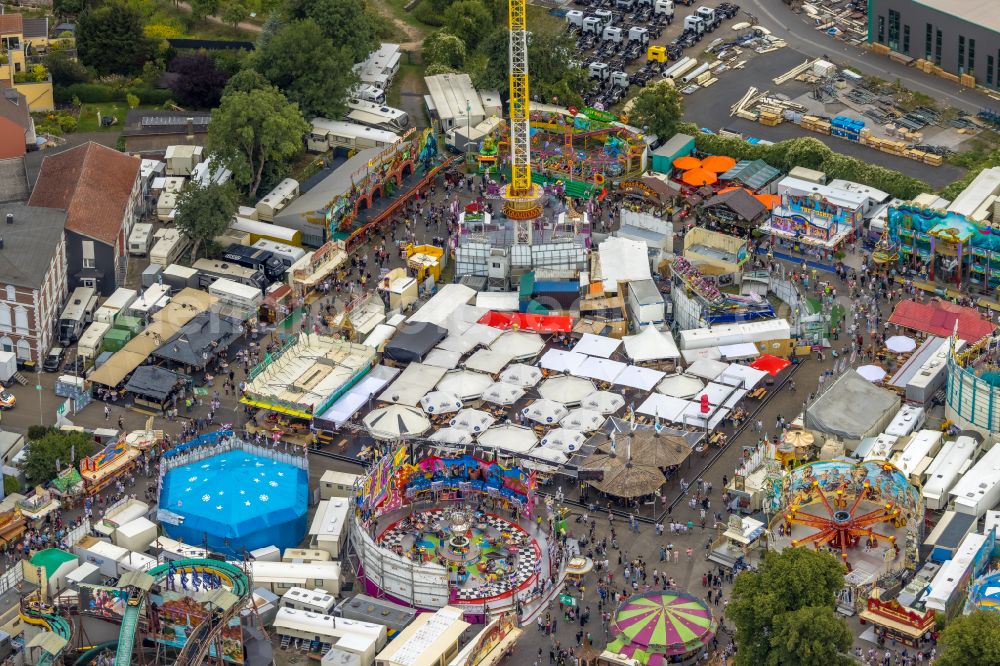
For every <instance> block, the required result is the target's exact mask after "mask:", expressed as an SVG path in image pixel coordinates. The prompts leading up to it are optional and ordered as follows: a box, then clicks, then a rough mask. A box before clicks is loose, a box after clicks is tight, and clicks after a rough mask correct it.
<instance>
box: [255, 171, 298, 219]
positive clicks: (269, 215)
mask: <svg viewBox="0 0 1000 666" xmlns="http://www.w3.org/2000/svg"><path fill="white" fill-rule="evenodd" d="M297 196H299V181H297V180H295V179H294V178H285V179H284V180H283V181H281V182H280V183H278V184H277V185H275V186H274V189H273V190H271V191H270V192H268V193H267V194H265V195H264V198H263V199H261V200H260V201H258V202H257V217H259V218H260V219H261V220H263V221H265V222H274V216H275V215H277V214H278V213H280V212H281V211H282V209H284V207H285V206H287V205H288V204H290V203H292V199H294V198H295V197H297Z"/></svg>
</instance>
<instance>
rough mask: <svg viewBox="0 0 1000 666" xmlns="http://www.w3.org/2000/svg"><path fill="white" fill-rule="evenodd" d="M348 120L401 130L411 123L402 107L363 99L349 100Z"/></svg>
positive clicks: (391, 130) (385, 128) (392, 130)
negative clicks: (398, 107)
mask: <svg viewBox="0 0 1000 666" xmlns="http://www.w3.org/2000/svg"><path fill="white" fill-rule="evenodd" d="M347 108H348V109H350V110H349V111H348V113H347V120H349V121H350V122H352V123H358V124H359V125H367V126H368V127H375V128H378V129H384V130H389V131H390V132H400V131H402V130H404V129H406V127H407V126H408V125H409V124H410V116H409V114H407V113H406V111H403V110H402V109H396V108H393V107H391V106H383V105H379V104H375V103H373V102H366V101H364V100H362V99H352V100H349V101H348V102H347Z"/></svg>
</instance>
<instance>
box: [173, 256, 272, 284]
mask: <svg viewBox="0 0 1000 666" xmlns="http://www.w3.org/2000/svg"><path fill="white" fill-rule="evenodd" d="M191 268H194V269H195V270H197V271H198V285H199V286H200V287H201V288H202V289H208V288H209V287H210V286H211V285H212V284H213V283H214V282H215V281H216V280H218V279H219V278H225V279H227V280H232V281H233V282H239V283H240V284H245V285H249V286H251V287H257V288H258V289H261V290H263V289H264V287H266V286H267V278H266V277H264V274H263V273H262V272H260V271H258V270H254V269H252V268H246V267H244V266H240V265H238V264H230V263H227V262H225V261H219V260H216V259H199V260H198V261H196V262H194V264H193V265H192V266H191Z"/></svg>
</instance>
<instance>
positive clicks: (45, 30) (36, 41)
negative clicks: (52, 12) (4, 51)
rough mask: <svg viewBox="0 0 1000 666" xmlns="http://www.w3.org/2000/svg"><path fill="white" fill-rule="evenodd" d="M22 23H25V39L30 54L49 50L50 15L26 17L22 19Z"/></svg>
mask: <svg viewBox="0 0 1000 666" xmlns="http://www.w3.org/2000/svg"><path fill="white" fill-rule="evenodd" d="M21 23H22V24H23V25H24V41H25V46H26V47H27V49H28V54H29V55H31V54H32V53H38V52H39V51H41V52H44V51H46V50H48V48H49V17H48V16H45V17H42V18H25V19H22V20H21Z"/></svg>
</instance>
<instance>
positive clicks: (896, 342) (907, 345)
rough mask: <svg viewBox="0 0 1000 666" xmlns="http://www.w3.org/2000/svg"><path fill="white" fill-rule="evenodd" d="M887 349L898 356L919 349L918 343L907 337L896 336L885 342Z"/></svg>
mask: <svg viewBox="0 0 1000 666" xmlns="http://www.w3.org/2000/svg"><path fill="white" fill-rule="evenodd" d="M885 348H886V349H888V350H889V351H891V352H893V353H896V354H906V353H908V352H911V351H913V350H914V349H916V348H917V341H916V340H914V339H913V338H911V337H909V336H907V335H894V336H892V337H891V338H889V339H888V340H886V341H885Z"/></svg>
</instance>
